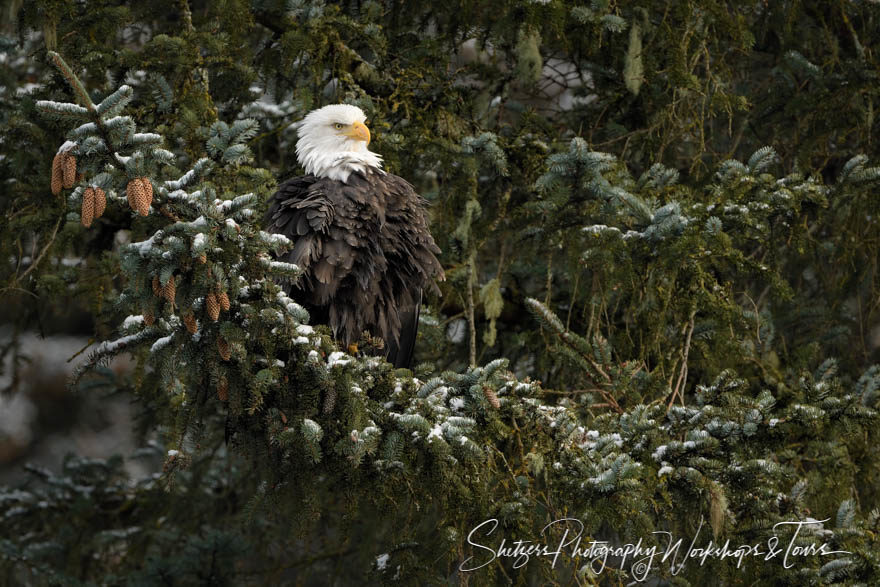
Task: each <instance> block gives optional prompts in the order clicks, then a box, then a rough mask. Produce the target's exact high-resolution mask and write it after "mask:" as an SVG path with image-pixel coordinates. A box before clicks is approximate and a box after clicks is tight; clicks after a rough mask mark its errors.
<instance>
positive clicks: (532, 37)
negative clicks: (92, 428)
mask: <svg viewBox="0 0 880 587" xmlns="http://www.w3.org/2000/svg"><path fill="white" fill-rule="evenodd" d="M804 4H809V3H803V4H798V3H795V4H786V3H781V2H768V3H755V4H754V5H749V6H747V7H743V6H740V5H738V4H737V5H736V6H734V5H733V4H731V3H726V2H720V1H718V0H689V1H687V2H681V3H648V2H630V1H621V2H608V1H594V2H590V3H586V4H585V3H570V2H564V1H561V0H552V1H551V2H516V3H508V2H462V3H458V4H456V5H451V4H450V5H442V4H440V3H432V2H421V1H417V2H406V3H398V2H375V1H368V2H339V3H336V2H324V1H314V2H312V1H308V0H302V1H300V0H297V1H285V2H281V1H274V0H264V1H256V0H254V1H251V2H247V1H244V0H230V1H228V2H217V3H215V2H188V1H186V0H183V1H180V2H157V3H135V2H123V1H111V2H79V3H71V2H68V1H66V0H45V1H43V2H36V3H20V2H10V3H7V4H6V5H4V6H3V8H4V9H6V10H9V11H10V14H14V16H15V21H16V28H15V30H12V29H9V30H6V31H5V32H6V34H7V35H8V36H4V37H2V38H0V51H2V53H0V56H2V59H3V61H4V62H5V64H6V65H8V67H7V68H6V69H5V71H3V72H0V76H2V80H3V81H2V85H3V88H2V89H0V104H2V106H3V107H2V109H0V121H2V131H0V144H2V148H3V157H2V158H0V180H2V182H3V185H4V190H5V196H4V197H3V198H2V200H0V201H2V204H0V205H2V209H3V213H4V217H5V219H6V226H7V230H5V231H4V232H3V234H2V235H0V259H2V260H3V262H2V264H0V267H2V274H0V278H2V282H3V286H2V287H3V289H2V291H3V296H4V301H8V302H9V303H8V304H7V306H8V307H10V308H14V310H9V309H6V310H4V319H5V321H6V322H8V324H9V327H10V331H11V332H12V336H11V337H10V339H9V340H8V341H6V342H4V343H3V348H2V353H3V355H4V356H6V355H9V356H12V357H13V360H12V362H11V368H12V369H13V371H14V372H16V371H17V369H19V368H20V366H21V365H22V364H23V363H24V361H25V360H26V358H25V357H21V356H20V355H19V352H18V349H17V345H16V340H17V334H18V333H20V332H21V331H24V330H27V329H40V330H41V331H43V332H46V333H47V334H51V333H53V332H58V331H61V330H62V329H64V328H65V326H66V325H65V321H66V320H69V319H70V318H69V316H70V315H72V314H73V313H74V311H79V312H84V313H86V314H87V315H88V316H89V317H90V318H89V319H90V322H89V330H90V334H91V335H92V337H93V339H94V341H95V342H94V344H93V345H92V346H90V348H89V349H88V353H89V355H88V360H87V361H85V362H84V363H82V364H81V366H80V368H79V369H78V370H77V372H76V373H75V376H74V378H73V379H72V381H71V389H72V390H73V391H75V392H77V393H93V392H94V391H95V390H96V389H107V390H112V391H113V392H129V393H131V394H133V396H134V397H135V398H136V400H137V403H138V405H139V407H140V409H141V412H142V413H141V418H140V421H139V426H140V427H141V433H142V437H143V438H144V444H145V445H147V447H148V448H146V449H144V450H143V451H142V452H141V453H139V454H138V455H134V456H133V457H132V458H140V457H144V456H151V457H152V458H154V459H156V458H159V459H161V460H163V461H164V466H163V467H162V471H161V473H159V472H157V473H156V474H155V475H153V476H152V477H149V478H147V479H141V480H129V479H127V478H126V474H125V473H124V470H123V468H122V465H123V461H122V460H121V458H115V459H111V460H109V461H98V460H91V459H85V458H79V457H75V456H71V457H70V458H68V460H67V461H66V462H65V465H64V468H63V470H62V471H60V472H57V473H53V472H50V471H45V470H41V469H38V468H33V467H32V468H31V469H30V475H31V478H32V479H31V481H29V482H28V483H26V484H25V485H23V486H22V487H17V488H8V487H7V488H0V503H2V504H3V507H2V508H0V520H2V524H0V528H2V532H0V536H2V539H0V577H2V578H3V580H4V581H6V582H7V583H9V584H35V585H42V584H45V585H55V584H70V585H78V584H132V585H152V584H158V583H162V582H165V583H171V584H180V585H190V584H192V585H197V584H221V585H222V584H235V585H239V584H255V585H262V584H272V583H294V582H303V583H305V582H308V581H313V582H314V581H318V582H322V583H323V582H325V581H328V582H335V583H336V584H362V583H363V582H364V581H365V577H367V579H366V581H368V582H371V583H381V584H441V583H442V584H447V583H454V584H470V583H472V584H476V585H483V584H507V583H510V582H512V583H514V584H523V585H524V584H538V583H541V584H571V583H572V582H575V583H576V584H600V583H601V584H606V583H607V584H611V583H613V584H618V583H620V584H623V583H627V584H628V583H629V582H631V581H633V580H640V579H643V578H644V577H641V576H639V572H638V571H637V570H636V567H635V566H634V562H635V561H633V560H630V561H628V562H624V563H621V564H618V563H619V562H620V561H614V562H613V564H609V567H608V568H604V569H600V567H599V566H598V565H593V566H591V565H590V562H591V559H592V558H593V557H581V558H579V559H578V558H575V559H569V558H568V557H567V555H563V556H561V557H560V559H559V560H558V561H557V563H556V564H555V565H553V564H551V563H552V560H551V557H532V559H531V560H530V561H529V562H528V564H524V565H522V564H517V562H516V558H508V559H504V560H496V561H493V562H491V563H488V564H486V565H485V566H482V567H481V568H479V569H476V570H472V571H462V569H463V568H466V567H468V566H471V567H477V566H479V565H481V564H482V563H483V562H486V561H488V560H489V555H488V553H487V552H486V550H485V549H482V548H480V547H479V546H475V545H474V543H473V542H472V541H471V540H469V534H470V533H471V532H472V530H474V528H477V527H479V525H480V524H481V523H483V522H485V521H486V520H490V519H495V520H497V524H498V529H497V530H495V532H494V533H493V534H491V535H490V536H486V535H485V534H483V535H480V536H481V539H482V542H481V543H482V544H487V545H492V547H493V548H494V547H497V545H498V544H499V543H500V541H501V538H506V539H507V541H508V543H510V542H513V541H515V540H535V541H546V543H547V544H550V545H555V544H558V542H559V541H560V540H561V539H562V538H563V536H562V531H563V529H562V528H561V526H555V527H554V528H553V529H552V530H550V531H549V533H544V534H542V528H544V527H545V526H546V525H547V524H548V523H550V522H552V521H554V520H559V519H562V518H574V519H577V520H580V522H581V523H582V524H583V527H584V543H587V542H588V541H589V540H607V541H611V542H612V543H613V544H623V543H626V542H636V541H638V539H640V538H641V539H643V546H644V547H646V548H647V547H650V546H657V547H658V548H660V552H661V553H662V552H663V551H664V549H665V547H666V545H667V538H665V536H666V535H664V534H659V533H656V532H669V533H671V535H672V536H673V537H681V538H683V539H684V540H683V541H684V542H685V546H684V547H683V548H682V550H681V551H680V555H679V557H678V559H677V561H676V564H675V565H672V566H671V565H670V564H669V561H667V562H665V563H662V564H661V563H660V561H659V557H658V559H657V560H656V561H655V562H654V564H653V566H652V568H651V570H650V576H651V577H656V578H659V579H661V580H666V581H669V582H670V583H674V584H677V585H691V584H692V585H704V584H717V583H718V582H722V583H724V584H776V583H780V584H862V585H871V584H876V583H877V581H878V580H880V557H878V553H880V543H878V536H880V491H878V488H880V453H878V442H877V430H878V412H877V410H878V407H880V391H878V390H880V367H878V366H877V365H876V363H877V361H878V356H880V350H878V349H880V340H878V332H880V305H878V304H877V299H878V291H880V275H878V269H877V259H878V253H880V250H878V249H880V227H878V216H880V210H878V204H877V198H876V193H877V191H878V188H880V167H878V166H877V165H878V164H877V163H876V162H877V161H878V160H880V152H878V148H877V141H876V136H877V132H878V124H880V123H878V122H877V120H876V119H875V117H874V109H875V105H874V103H875V102H876V101H877V100H878V98H880V84H878V83H877V82H878V75H880V65H878V63H877V57H876V55H877V54H878V47H877V39H880V8H878V7H877V6H876V5H875V4H874V3H870V2H829V3H817V4H816V5H813V4H810V5H809V6H807V5H804ZM62 56H63V57H62ZM332 102H347V103H352V104H356V105H358V106H360V107H361V108H363V109H364V110H365V111H366V112H367V113H368V115H369V117H370V119H371V121H370V125H371V128H373V129H374V136H375V141H374V143H373V144H372V145H371V146H372V147H373V148H374V149H375V150H376V151H377V152H379V153H381V154H382V155H383V156H384V158H385V162H386V165H387V167H388V168H389V169H390V170H391V171H393V172H396V173H399V174H401V175H403V176H404V177H406V178H407V179H409V180H411V181H412V182H413V183H414V184H415V185H416V187H417V188H418V189H419V191H420V192H421V193H422V194H424V195H425V196H426V197H427V198H428V199H429V200H430V201H431V202H432V204H433V206H432V232H433V233H434V235H435V237H436V239H437V242H438V244H440V246H441V248H442V249H443V251H444V254H443V257H442V259H441V261H442V262H443V264H444V266H445V267H446V268H448V271H447V276H448V280H447V282H446V283H445V284H444V286H443V296H442V297H441V298H437V299H431V300H428V302H429V304H428V307H427V308H424V309H423V315H422V319H421V328H420V332H421V334H420V342H419V345H418V349H417V350H418V353H417V357H418V358H419V359H420V360H421V361H422V363H421V364H420V365H419V366H417V367H416V368H415V369H414V370H413V371H412V372H411V371H408V370H396V371H395V370H394V369H393V368H392V367H391V365H389V364H387V363H384V362H383V361H381V360H379V359H377V358H374V357H370V356H368V355H366V354H362V355H356V356H352V355H350V354H348V353H347V352H345V351H347V349H339V348H337V347H336V346H335V344H334V342H333V340H332V338H331V337H330V335H329V331H328V330H327V328H326V327H323V326H321V325H317V324H310V320H309V318H310V317H309V316H308V313H307V312H306V311H305V310H304V309H303V308H302V307H301V306H300V305H298V304H297V302H296V300H293V299H290V298H289V297H287V296H286V295H285V294H284V293H283V289H282V287H281V286H280V285H279V284H280V283H283V282H284V280H287V279H291V278H294V277H296V275H297V274H298V271H299V269H298V268H297V267H295V266H293V265H290V264H286V263H280V262H277V261H274V260H273V256H274V254H275V253H278V252H281V251H283V250H285V249H286V248H287V247H289V246H290V245H291V243H290V242H288V241H287V239H285V238H283V237H279V236H277V235H270V234H267V233H266V232H264V231H263V230H261V218H262V211H263V209H264V202H265V201H266V199H267V198H268V196H269V195H270V194H271V193H272V191H273V189H274V187H275V185H276V181H277V180H276V178H277V179H281V178H283V177H285V176H287V175H292V174H296V173H298V172H299V171H300V170H298V169H297V168H296V162H295V157H294V148H293V145H294V143H295V140H296V132H295V127H294V126H292V123H294V122H296V121H297V120H299V119H300V118H301V117H302V116H303V115H304V114H305V113H307V112H308V111H309V110H311V109H312V108H314V107H317V106H320V105H323V104H326V103H332ZM22 145H27V148H22ZM98 190H101V192H100V193H101V196H100V197H99V196H97V195H96V194H98ZM53 192H57V193H58V194H60V196H56V195H53ZM102 202H104V203H105V204H106V209H105V207H104V204H103V203H102ZM463 333H466V335H463ZM120 354H127V355H130V356H131V357H132V358H133V363H134V365H135V366H134V368H133V369H132V370H131V371H130V372H121V373H116V372H114V371H111V370H109V369H107V368H106V365H107V362H108V361H109V360H110V359H111V358H112V357H115V356H117V355H120ZM10 381H11V382H12V383H11V385H10V388H11V389H9V390H3V391H4V392H15V391H16V390H15V389H14V388H15V387H16V385H17V381H18V379H17V377H15V376H13V377H11V378H10ZM821 520H825V521H821ZM792 521H812V522H813V523H812V524H809V525H807V526H804V527H802V528H800V529H799V533H798V535H797V537H796V538H795V527H793V526H790V525H783V526H775V525H776V524H778V523H784V522H792ZM483 528H484V531H487V530H486V529H485V528H486V527H483ZM695 535H698V536H699V538H698V539H697V545H698V546H703V545H705V544H706V543H707V542H708V540H709V539H712V540H713V541H714V544H716V545H719V544H724V542H725V541H726V540H729V541H730V544H731V545H733V548H734V549H735V548H737V547H738V546H739V545H753V544H761V545H763V546H766V545H767V544H768V540H770V539H771V538H772V537H773V536H776V538H777V539H778V544H779V545H781V546H783V547H784V546H785V545H788V544H789V542H790V541H794V543H795V544H796V545H798V546H802V547H808V546H809V545H811V544H814V543H815V544H821V543H826V544H827V545H828V550H831V551H845V552H846V553H847V554H833V555H825V556H819V555H815V554H813V555H810V556H801V557H799V558H797V561H796V563H795V566H794V567H792V568H786V567H785V566H784V565H783V564H782V561H781V556H780V557H777V558H775V559H773V560H768V561H765V560H764V558H763V557H760V558H756V557H750V556H745V557H743V558H742V559H741V560H740V559H737V558H736V557H730V558H726V559H723V560H722V559H719V558H716V557H709V558H707V559H706V560H705V561H703V562H702V563H700V562H698V561H696V560H690V561H688V562H687V563H686V564H684V566H683V567H680V566H679V565H678V563H681V562H682V559H683V558H684V552H685V551H684V548H686V545H687V543H688V542H689V541H690V539H691V537H693V536H695ZM587 537H589V538H587ZM520 562H522V561H520ZM600 571H601V572H600Z"/></svg>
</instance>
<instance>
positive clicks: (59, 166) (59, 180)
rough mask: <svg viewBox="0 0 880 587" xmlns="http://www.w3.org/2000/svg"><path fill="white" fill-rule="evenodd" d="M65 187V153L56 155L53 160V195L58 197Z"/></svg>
mask: <svg viewBox="0 0 880 587" xmlns="http://www.w3.org/2000/svg"><path fill="white" fill-rule="evenodd" d="M62 187H64V153H56V154H55V158H54V159H52V195H55V196H57V195H58V194H60V193H61V188H62Z"/></svg>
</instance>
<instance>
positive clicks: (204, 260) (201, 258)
mask: <svg viewBox="0 0 880 587" xmlns="http://www.w3.org/2000/svg"><path fill="white" fill-rule="evenodd" d="M196 261H198V262H199V263H201V264H202V265H204V264H205V263H207V262H208V255H206V254H205V253H202V254H201V255H199V256H198V257H196Z"/></svg>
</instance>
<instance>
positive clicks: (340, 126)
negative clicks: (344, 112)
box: [333, 122, 345, 130]
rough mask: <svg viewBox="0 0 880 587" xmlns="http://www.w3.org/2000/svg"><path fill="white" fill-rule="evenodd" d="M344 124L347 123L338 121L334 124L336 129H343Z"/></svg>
mask: <svg viewBox="0 0 880 587" xmlns="http://www.w3.org/2000/svg"><path fill="white" fill-rule="evenodd" d="M343 126H345V125H344V124H342V123H341V122H337V123H336V124H334V125H333V128H335V129H336V130H339V129H341V128H342V127H343Z"/></svg>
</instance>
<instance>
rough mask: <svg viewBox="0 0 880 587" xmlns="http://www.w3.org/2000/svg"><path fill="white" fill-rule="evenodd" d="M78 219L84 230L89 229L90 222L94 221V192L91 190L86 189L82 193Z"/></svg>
mask: <svg viewBox="0 0 880 587" xmlns="http://www.w3.org/2000/svg"><path fill="white" fill-rule="evenodd" d="M80 219H81V220H82V225H83V226H85V227H86V228H88V227H90V226H91V225H92V220H94V219H95V190H93V189H92V188H86V189H85V191H84V192H83V197H82V210H81V212H80Z"/></svg>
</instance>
